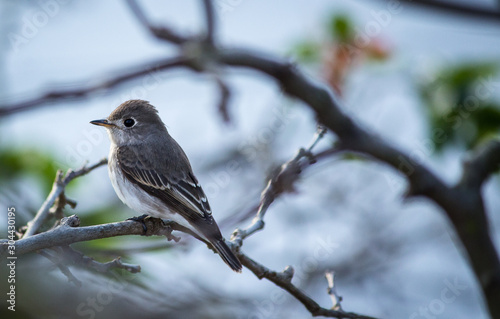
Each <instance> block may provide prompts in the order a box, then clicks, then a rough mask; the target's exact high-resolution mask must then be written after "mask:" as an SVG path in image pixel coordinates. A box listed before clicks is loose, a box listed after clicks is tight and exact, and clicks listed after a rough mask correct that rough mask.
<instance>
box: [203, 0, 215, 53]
mask: <svg viewBox="0 0 500 319" xmlns="http://www.w3.org/2000/svg"><path fill="white" fill-rule="evenodd" d="M203 9H204V10H203V11H204V13H205V14H204V15H205V25H206V29H207V31H206V34H205V40H206V42H207V43H210V44H211V45H213V44H214V34H215V13H214V6H213V3H212V1H211V0H203Z"/></svg>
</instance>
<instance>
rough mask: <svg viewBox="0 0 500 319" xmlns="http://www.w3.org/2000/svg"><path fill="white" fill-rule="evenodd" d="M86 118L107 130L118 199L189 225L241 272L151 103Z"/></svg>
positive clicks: (143, 211) (129, 103)
mask: <svg viewBox="0 0 500 319" xmlns="http://www.w3.org/2000/svg"><path fill="white" fill-rule="evenodd" d="M90 123H92V124H95V125H100V126H104V127H105V128H106V130H107V131H108V134H109V137H110V139H111V148H110V153H109V159H108V161H109V163H108V170H109V177H110V179H111V182H112V184H113V188H114V189H115V191H116V194H117V195H118V197H119V198H120V199H121V200H122V202H124V203H125V204H126V205H127V206H129V207H130V208H131V209H133V210H134V211H136V212H138V213H140V214H144V215H149V216H152V217H156V218H161V219H165V220H166V219H168V220H172V221H174V222H176V223H177V224H179V225H181V226H183V227H185V228H187V229H189V230H190V231H191V232H193V233H194V234H195V235H196V237H198V239H201V240H203V241H204V242H206V243H207V244H210V245H211V246H212V247H213V248H214V249H215V251H217V253H218V254H219V255H220V256H221V258H222V259H223V260H224V262H225V263H226V264H228V265H229V267H231V269H233V270H234V271H237V272H241V263H240V261H239V260H238V258H237V257H236V256H235V255H234V253H233V252H232V251H231V249H230V248H229V247H228V246H227V244H226V243H225V241H224V237H222V235H221V232H220V230H219V226H217V223H216V222H215V220H214V218H213V216H212V211H211V209H210V205H209V203H208V200H207V197H206V196H205V193H204V192H203V189H202V188H201V185H200V183H199V182H198V180H197V179H196V177H195V176H194V174H193V170H192V169H191V164H190V163H189V160H188V158H187V156H186V154H185V153H184V151H183V150H182V148H181V147H180V146H179V144H177V142H176V141H175V140H174V139H173V138H172V137H171V136H170V135H169V134H168V132H167V129H166V127H165V124H163V122H162V120H161V118H160V116H159V115H158V111H157V110H156V108H155V107H154V106H152V105H151V104H149V102H147V101H143V100H130V101H127V102H124V103H123V104H121V105H120V106H119V107H118V108H116V109H115V110H114V111H113V112H112V113H111V114H110V115H109V116H108V118H107V119H103V120H95V121H91V122H90Z"/></svg>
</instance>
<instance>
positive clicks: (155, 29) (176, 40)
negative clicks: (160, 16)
mask: <svg viewBox="0 0 500 319" xmlns="http://www.w3.org/2000/svg"><path fill="white" fill-rule="evenodd" d="M127 4H128V6H129V7H130V9H131V10H132V13H133V14H134V15H135V17H136V18H137V20H139V22H140V23H141V24H142V25H143V26H144V27H145V28H146V29H148V30H149V31H150V32H151V33H152V34H153V35H154V36H155V37H157V38H158V39H160V40H164V41H167V42H170V43H173V44H183V43H185V42H187V41H189V40H190V38H189V37H185V36H183V35H181V34H179V33H177V32H175V31H174V30H173V29H171V28H168V27H165V26H161V27H159V26H153V25H152V24H151V23H150V22H149V20H148V18H147V17H146V15H145V14H144V12H143V11H142V9H141V8H140V6H139V5H138V4H137V1H135V0H127Z"/></svg>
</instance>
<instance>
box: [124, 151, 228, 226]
mask: <svg viewBox="0 0 500 319" xmlns="http://www.w3.org/2000/svg"><path fill="white" fill-rule="evenodd" d="M116 156H117V162H118V166H119V167H120V169H121V170H122V172H123V173H124V175H125V176H126V178H127V179H128V180H129V181H130V182H132V183H134V184H136V185H138V186H139V187H140V188H142V189H143V190H144V191H146V192H147V193H148V194H150V195H152V196H155V197H157V198H159V199H161V200H162V201H163V202H164V203H165V204H166V205H167V206H168V207H169V208H170V209H171V210H172V211H174V212H176V213H179V214H181V215H182V216H183V217H184V218H185V219H187V220H188V221H190V222H191V223H194V224H195V225H196V224H198V223H199V222H201V221H203V222H204V224H207V223H208V224H215V223H214V222H213V217H212V212H211V209H210V205H209V203H208V200H207V197H206V196H205V193H204V192H203V189H202V188H201V186H200V184H199V183H198V180H197V179H196V177H195V176H194V175H193V173H192V172H191V167H190V166H189V162H187V163H186V165H184V167H179V166H178V165H179V164H178V163H177V167H172V168H171V169H169V167H168V165H166V166H165V165H163V164H162V165H159V164H158V163H157V164H156V165H155V164H154V163H152V162H151V160H150V159H149V158H148V157H147V156H146V155H144V154H141V153H140V152H139V151H136V150H134V149H132V148H130V147H119V148H118V150H117V152H116ZM186 160H187V159H186ZM167 164H168V163H167ZM216 228H217V232H219V230H218V227H216ZM219 234H220V232H219Z"/></svg>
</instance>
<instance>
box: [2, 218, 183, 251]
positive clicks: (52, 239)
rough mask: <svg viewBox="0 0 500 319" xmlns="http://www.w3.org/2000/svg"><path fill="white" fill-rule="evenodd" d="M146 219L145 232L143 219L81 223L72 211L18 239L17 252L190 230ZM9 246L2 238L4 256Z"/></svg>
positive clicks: (167, 234) (170, 222)
mask: <svg viewBox="0 0 500 319" xmlns="http://www.w3.org/2000/svg"><path fill="white" fill-rule="evenodd" d="M144 222H145V223H146V226H147V233H146V234H144V230H143V228H142V224H141V223H138V222H135V221H131V220H127V221H122V222H116V223H109V224H102V225H95V226H86V227H79V225H80V220H79V218H78V217H77V216H76V215H72V216H70V217H65V218H63V220H62V221H61V225H60V226H57V227H56V228H54V229H51V230H49V231H46V232H43V233H40V234H36V235H33V236H29V237H23V238H22V239H19V240H17V241H16V243H15V247H16V256H20V255H24V254H27V253H31V252H35V251H37V250H41V249H45V248H50V247H54V246H68V245H71V244H73V243H77V242H82V241H89V240H95V239H101V238H109V237H117V236H126V235H143V236H170V235H171V233H172V231H173V230H177V231H181V232H186V233H189V232H188V231H186V228H185V227H182V226H180V225H178V224H176V223H174V222H173V221H162V220H161V219H158V218H147V219H145V220H144ZM7 246H8V241H7V240H5V239H3V240H0V256H5V255H6V254H7Z"/></svg>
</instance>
